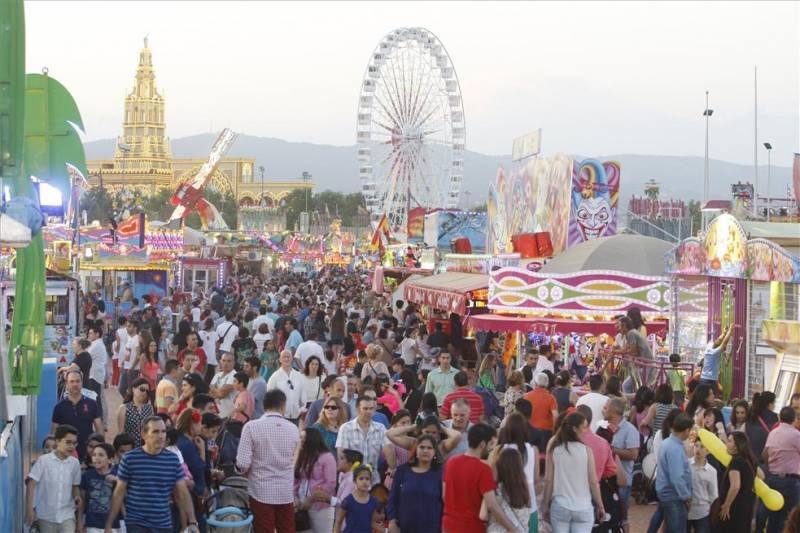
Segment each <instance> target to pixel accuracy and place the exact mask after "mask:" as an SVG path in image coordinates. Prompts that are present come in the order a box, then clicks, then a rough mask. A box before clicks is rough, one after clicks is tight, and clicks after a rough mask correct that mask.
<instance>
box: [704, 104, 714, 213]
mask: <svg viewBox="0 0 800 533" xmlns="http://www.w3.org/2000/svg"><path fill="white" fill-rule="evenodd" d="M713 114H714V110H713V109H711V108H709V107H708V91H706V108H705V110H704V111H703V116H704V117H706V156H705V179H704V181H703V208H704V210H703V229H705V227H706V218H707V215H706V214H705V213H706V211H705V204H707V203H708V193H709V183H708V180H709V173H710V170H709V161H708V123H709V119H710V118H711V115H713Z"/></svg>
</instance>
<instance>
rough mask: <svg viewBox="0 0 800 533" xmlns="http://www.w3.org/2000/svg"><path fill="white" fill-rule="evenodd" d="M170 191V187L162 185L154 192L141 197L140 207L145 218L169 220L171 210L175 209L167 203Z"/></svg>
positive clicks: (170, 194) (170, 195)
mask: <svg viewBox="0 0 800 533" xmlns="http://www.w3.org/2000/svg"><path fill="white" fill-rule="evenodd" d="M172 192H173V191H172V189H171V188H170V187H162V188H160V189H158V190H157V191H156V193H155V194H153V195H151V196H148V197H146V198H144V199H143V201H142V208H143V210H144V214H145V216H147V220H160V221H161V222H166V221H167V220H169V217H170V215H172V211H174V210H175V207H174V206H173V205H172V204H171V203H169V199H170V198H171V197H172Z"/></svg>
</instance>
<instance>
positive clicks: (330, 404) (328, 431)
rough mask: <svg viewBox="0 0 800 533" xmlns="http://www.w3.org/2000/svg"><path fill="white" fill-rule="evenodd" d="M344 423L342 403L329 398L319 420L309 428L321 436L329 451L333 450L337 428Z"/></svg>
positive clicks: (344, 412) (345, 418)
mask: <svg viewBox="0 0 800 533" xmlns="http://www.w3.org/2000/svg"><path fill="white" fill-rule="evenodd" d="M345 422H347V409H346V408H345V406H344V402H343V401H342V400H340V399H339V398H334V397H330V398H328V399H327V400H325V403H324V404H323V405H322V410H321V411H320V412H319V418H318V419H317V421H316V422H315V423H314V424H313V425H312V426H311V427H312V428H314V429H316V430H317V431H319V432H320V434H322V438H323V439H324V440H325V444H326V445H327V446H328V448H329V449H330V450H335V449H336V437H337V436H338V434H339V427H340V426H341V425H342V424H344V423H345Z"/></svg>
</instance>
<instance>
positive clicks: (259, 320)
mask: <svg viewBox="0 0 800 533" xmlns="http://www.w3.org/2000/svg"><path fill="white" fill-rule="evenodd" d="M261 324H266V325H267V326H268V327H269V333H270V335H274V334H275V321H274V320H272V319H271V318H270V317H268V316H267V306H266V305H262V306H261V307H259V308H258V316H257V317H256V318H255V320H253V331H258V326H260V325H261Z"/></svg>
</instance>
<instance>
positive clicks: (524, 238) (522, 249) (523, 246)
mask: <svg viewBox="0 0 800 533" xmlns="http://www.w3.org/2000/svg"><path fill="white" fill-rule="evenodd" d="M511 244H512V246H513V247H514V251H515V252H517V253H519V255H520V257H521V258H522V259H529V258H531V257H540V255H539V246H538V244H537V243H536V234H535V233H518V234H516V235H512V236H511Z"/></svg>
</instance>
